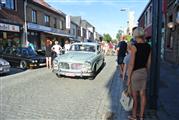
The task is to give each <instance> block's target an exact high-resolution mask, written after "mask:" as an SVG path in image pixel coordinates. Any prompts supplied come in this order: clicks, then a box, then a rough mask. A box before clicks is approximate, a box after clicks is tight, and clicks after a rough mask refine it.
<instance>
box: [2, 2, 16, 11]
mask: <svg viewBox="0 0 179 120" xmlns="http://www.w3.org/2000/svg"><path fill="white" fill-rule="evenodd" d="M15 4H16V0H6V4H5V7H6V8H8V9H12V10H15V9H16V8H15V7H16V6H15Z"/></svg>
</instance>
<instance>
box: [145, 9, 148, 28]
mask: <svg viewBox="0 0 179 120" xmlns="http://www.w3.org/2000/svg"><path fill="white" fill-rule="evenodd" d="M147 20H148V12H147V11H146V13H145V27H146V26H147V24H148V22H147Z"/></svg>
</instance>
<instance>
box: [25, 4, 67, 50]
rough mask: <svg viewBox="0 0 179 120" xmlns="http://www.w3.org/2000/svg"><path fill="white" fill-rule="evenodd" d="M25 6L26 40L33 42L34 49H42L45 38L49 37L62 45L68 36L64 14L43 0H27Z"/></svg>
mask: <svg viewBox="0 0 179 120" xmlns="http://www.w3.org/2000/svg"><path fill="white" fill-rule="evenodd" d="M26 8H27V13H26V15H27V29H28V30H27V31H28V32H27V34H28V42H30V43H33V44H34V45H35V48H36V49H44V47H45V40H46V38H50V39H51V40H53V41H55V40H57V41H59V43H60V44H61V45H62V46H63V45H64V41H65V39H67V38H68V37H69V35H68V33H67V31H66V24H65V22H66V15H65V14H64V13H63V12H61V11H60V10H56V9H54V8H52V7H51V6H50V5H49V4H47V3H46V2H45V1H44V0H28V2H27V7H26Z"/></svg>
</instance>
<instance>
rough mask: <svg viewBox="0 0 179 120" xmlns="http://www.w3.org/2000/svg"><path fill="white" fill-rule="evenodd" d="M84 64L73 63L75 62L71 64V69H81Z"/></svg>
mask: <svg viewBox="0 0 179 120" xmlns="http://www.w3.org/2000/svg"><path fill="white" fill-rule="evenodd" d="M82 66H83V65H82V64H80V63H73V64H71V69H72V70H80V69H82Z"/></svg>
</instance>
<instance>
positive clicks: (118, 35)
mask: <svg viewBox="0 0 179 120" xmlns="http://www.w3.org/2000/svg"><path fill="white" fill-rule="evenodd" d="M122 33H123V31H122V30H118V32H117V34H116V39H117V40H118V39H120V38H121V36H122Z"/></svg>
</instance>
